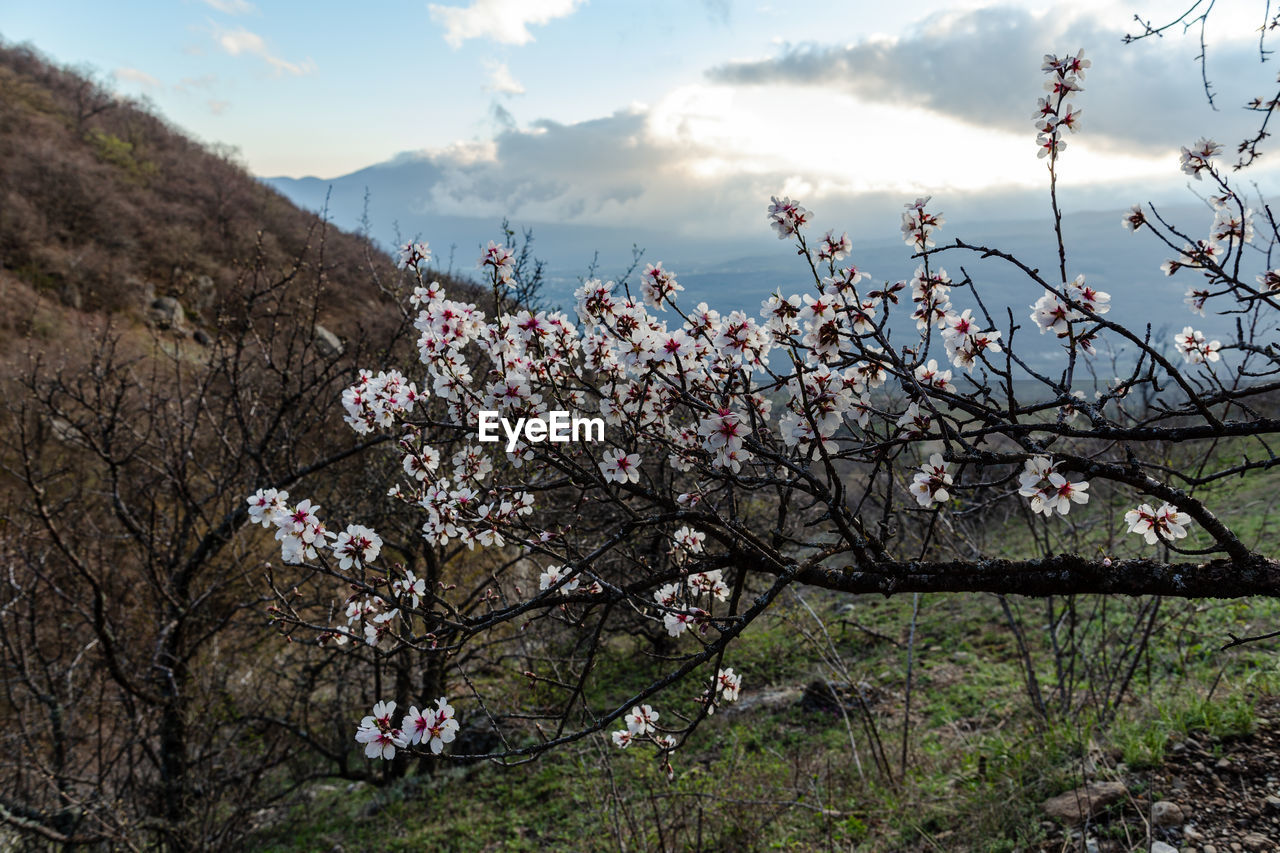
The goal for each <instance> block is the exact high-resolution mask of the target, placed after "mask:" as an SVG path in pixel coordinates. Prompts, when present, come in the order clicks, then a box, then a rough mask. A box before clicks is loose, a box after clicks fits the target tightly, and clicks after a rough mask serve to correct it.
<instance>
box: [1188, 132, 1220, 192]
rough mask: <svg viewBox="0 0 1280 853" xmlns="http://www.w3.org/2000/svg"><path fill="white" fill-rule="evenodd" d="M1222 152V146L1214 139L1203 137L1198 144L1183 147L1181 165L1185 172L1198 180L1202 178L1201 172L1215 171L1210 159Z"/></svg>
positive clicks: (1198, 140) (1197, 141)
mask: <svg viewBox="0 0 1280 853" xmlns="http://www.w3.org/2000/svg"><path fill="white" fill-rule="evenodd" d="M1221 153H1222V146H1221V145H1219V144H1218V143H1216V142H1214V141H1213V140H1212V139H1205V138H1204V137H1201V138H1199V139H1197V140H1196V144H1195V145H1193V146H1192V147H1190V148H1186V147H1183V149H1182V158H1181V162H1180V163H1179V165H1180V166H1181V167H1182V171H1183V172H1184V173H1185V174H1188V175H1190V176H1191V177H1193V178H1195V179H1196V180H1197V181H1198V180H1201V176H1200V173H1201V172H1204V171H1206V170H1208V171H1209V172H1210V173H1212V171H1213V165H1212V163H1210V161H1211V160H1212V159H1213V158H1214V157H1216V156H1218V155H1219V154H1221Z"/></svg>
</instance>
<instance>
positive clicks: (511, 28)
mask: <svg viewBox="0 0 1280 853" xmlns="http://www.w3.org/2000/svg"><path fill="white" fill-rule="evenodd" d="M583 2H584V0H472V3H471V5H470V6H440V5H437V4H435V3H432V4H431V5H429V6H428V7H427V9H428V11H429V12H430V13H431V20H433V21H436V22H438V23H440V24H442V25H443V26H444V29H445V33H444V40H445V41H446V42H448V43H449V44H450V45H451V46H453V47H461V46H462V43H463V42H464V41H466V40H467V39H486V40H489V41H494V42H497V43H499V44H528V43H529V42H531V41H533V34H532V33H530V32H529V25H530V24H534V25H541V24H546V23H548V22H550V21H553V20H555V19H556V18H563V17H565V16H566V15H569V14H572V12H573V11H574V9H576V8H577V7H578V6H579V5H581V4H582V3H583Z"/></svg>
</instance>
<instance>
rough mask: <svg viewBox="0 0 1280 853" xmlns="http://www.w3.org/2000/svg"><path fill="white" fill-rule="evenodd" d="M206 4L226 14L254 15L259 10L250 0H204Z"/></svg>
mask: <svg viewBox="0 0 1280 853" xmlns="http://www.w3.org/2000/svg"><path fill="white" fill-rule="evenodd" d="M204 4H205V5H206V6H209V7H210V8H212V9H216V10H217V11H219V12H221V13H223V14H224V15H252V14H256V13H257V11H258V7H257V6H255V5H253V4H252V3H249V2H248V0H204Z"/></svg>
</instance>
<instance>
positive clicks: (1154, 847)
mask: <svg viewBox="0 0 1280 853" xmlns="http://www.w3.org/2000/svg"><path fill="white" fill-rule="evenodd" d="M1151 853H1178V848H1177V847H1174V846H1173V845H1172V844H1165V843H1164V842H1163V841H1152V842H1151Z"/></svg>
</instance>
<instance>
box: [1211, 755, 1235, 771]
mask: <svg viewBox="0 0 1280 853" xmlns="http://www.w3.org/2000/svg"><path fill="white" fill-rule="evenodd" d="M1213 769H1214V770H1230V769H1231V762H1230V761H1228V760H1227V759H1225V758H1219V759H1218V763H1217V764H1215V765H1213Z"/></svg>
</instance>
